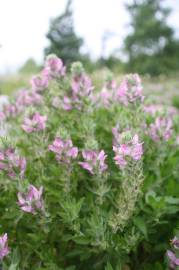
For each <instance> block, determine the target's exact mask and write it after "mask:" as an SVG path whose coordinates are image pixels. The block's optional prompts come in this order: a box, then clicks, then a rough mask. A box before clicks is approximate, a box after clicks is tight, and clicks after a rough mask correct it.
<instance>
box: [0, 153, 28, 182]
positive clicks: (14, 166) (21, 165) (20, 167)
mask: <svg viewBox="0 0 179 270" xmlns="http://www.w3.org/2000/svg"><path fill="white" fill-rule="evenodd" d="M25 169H26V159H25V158H24V157H20V156H19V155H18V154H17V153H16V152H15V149H13V148H8V149H6V150H1V151H0V170H2V171H4V172H6V173H7V175H8V176H9V177H11V178H14V177H16V175H17V173H18V174H19V175H20V178H23V176H24V173H25Z"/></svg>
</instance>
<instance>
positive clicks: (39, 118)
mask: <svg viewBox="0 0 179 270" xmlns="http://www.w3.org/2000/svg"><path fill="white" fill-rule="evenodd" d="M46 121H47V116H46V115H45V116H43V115H40V113H38V112H36V113H35V114H33V115H32V116H31V117H30V118H27V117H26V118H25V119H24V123H23V125H22V128H23V130H24V131H25V132H26V133H32V132H38V131H41V130H44V129H45V127H46Z"/></svg>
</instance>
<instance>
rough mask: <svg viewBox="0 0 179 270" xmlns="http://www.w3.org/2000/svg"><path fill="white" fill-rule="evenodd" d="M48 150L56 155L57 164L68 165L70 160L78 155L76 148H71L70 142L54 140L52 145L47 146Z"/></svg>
mask: <svg viewBox="0 0 179 270" xmlns="http://www.w3.org/2000/svg"><path fill="white" fill-rule="evenodd" d="M48 149H49V150H50V151H52V152H54V153H55V154H56V159H57V160H58V161H59V162H62V163H67V164H69V163H70V161H71V159H75V158H76V157H77V155H78V148H77V147H74V146H73V143H72V141H71V140H62V139H61V138H59V137H57V138H55V140H54V142H53V144H51V145H49V147H48Z"/></svg>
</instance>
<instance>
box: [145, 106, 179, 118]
mask: <svg viewBox="0 0 179 270" xmlns="http://www.w3.org/2000/svg"><path fill="white" fill-rule="evenodd" d="M143 109H144V112H146V113H149V114H151V115H152V116H155V115H156V114H157V113H160V114H162V113H163V114H164V113H166V115H167V116H169V117H173V116H175V115H176V114H178V110H177V109H176V108H175V107H172V106H164V105H161V104H150V105H146V106H144V107H143Z"/></svg>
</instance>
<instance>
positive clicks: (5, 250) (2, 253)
mask: <svg viewBox="0 0 179 270" xmlns="http://www.w3.org/2000/svg"><path fill="white" fill-rule="evenodd" d="M9 252H10V250H9V247H8V237H7V233H5V234H3V235H2V236H1V237H0V260H2V259H3V258H4V257H6V256H7V255H8V254H9Z"/></svg>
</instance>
